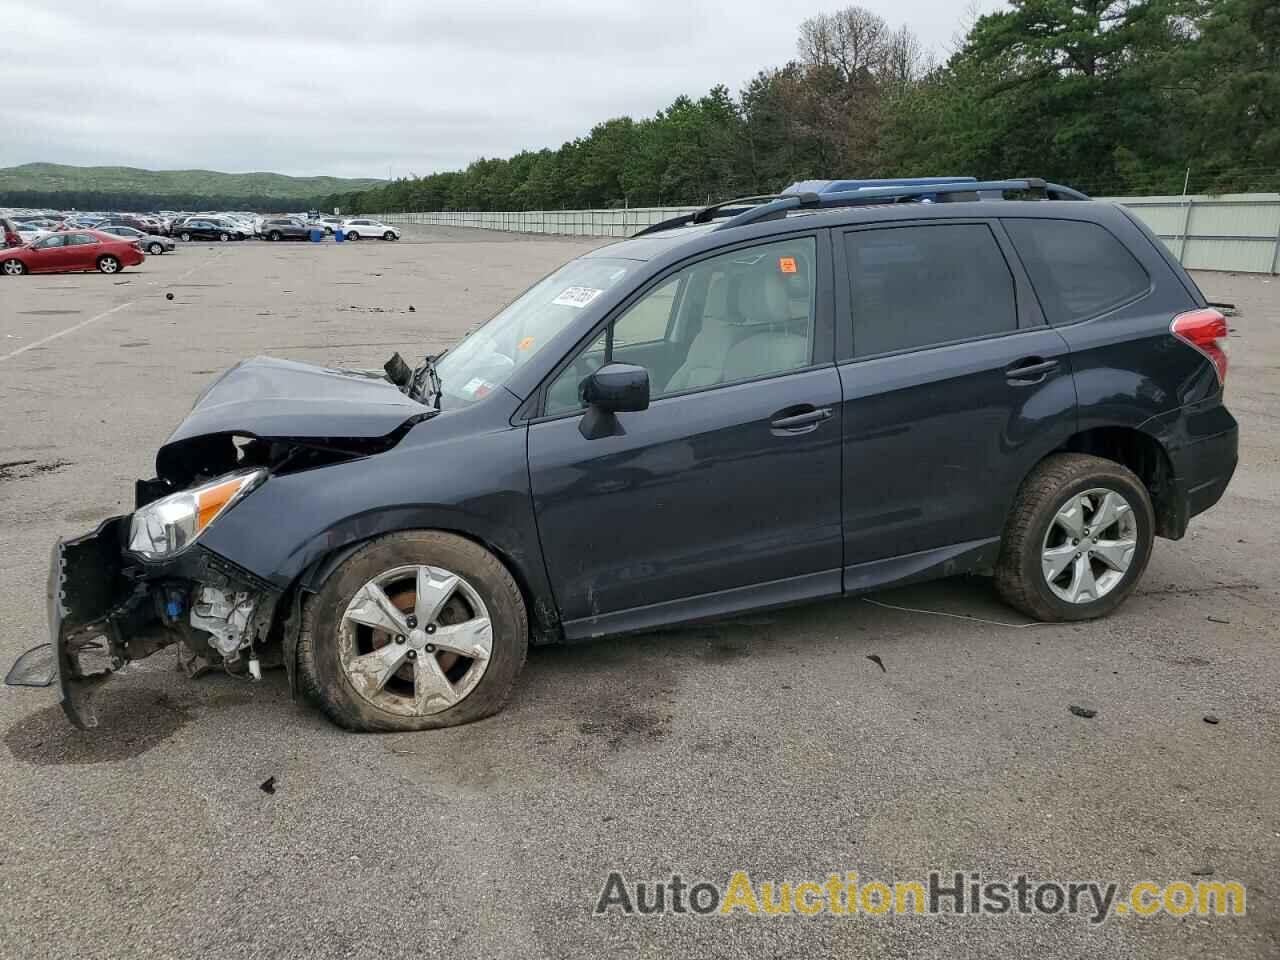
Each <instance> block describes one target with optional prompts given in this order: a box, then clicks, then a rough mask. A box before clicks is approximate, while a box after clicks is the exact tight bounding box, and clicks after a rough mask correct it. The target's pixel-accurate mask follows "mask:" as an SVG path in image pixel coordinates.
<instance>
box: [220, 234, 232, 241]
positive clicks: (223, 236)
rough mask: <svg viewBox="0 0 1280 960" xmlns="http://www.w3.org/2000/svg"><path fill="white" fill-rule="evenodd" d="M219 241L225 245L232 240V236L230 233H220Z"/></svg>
mask: <svg viewBox="0 0 1280 960" xmlns="http://www.w3.org/2000/svg"><path fill="white" fill-rule="evenodd" d="M218 239H219V240H221V241H222V242H223V243H226V242H227V241H228V240H230V239H231V234H229V233H220V234H218Z"/></svg>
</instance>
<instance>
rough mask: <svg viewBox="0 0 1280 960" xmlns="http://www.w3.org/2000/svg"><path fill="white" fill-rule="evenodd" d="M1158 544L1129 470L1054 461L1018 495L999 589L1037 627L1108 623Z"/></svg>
mask: <svg viewBox="0 0 1280 960" xmlns="http://www.w3.org/2000/svg"><path fill="white" fill-rule="evenodd" d="M1154 538H1155V514H1154V511H1153V510H1152V507H1151V495H1150V493H1148V491H1147V488H1146V487H1145V486H1144V485H1143V483H1142V481H1141V480H1139V479H1138V478H1137V477H1136V476H1135V475H1134V474H1133V472H1132V471H1131V470H1129V469H1128V468H1127V467H1124V466H1122V465H1121V464H1118V463H1115V462H1114V461H1111V460H1104V459H1102V458H1101V457H1094V456H1089V455H1087V454H1083V453H1060V454H1054V455H1053V456H1051V457H1048V458H1046V459H1045V460H1044V461H1043V462H1042V463H1041V464H1040V465H1039V466H1038V467H1036V469H1035V470H1034V471H1032V473H1031V475H1030V476H1029V477H1027V479H1026V480H1025V481H1024V482H1023V484H1022V489H1021V490H1019V491H1018V497H1017V500H1016V501H1015V502H1014V505H1013V509H1012V510H1011V511H1010V513H1009V519H1008V521H1007V523H1006V525H1005V531H1004V539H1003V542H1002V543H1001V548H1000V559H999V560H998V561H997V563H996V588H997V589H998V590H999V591H1000V594H1001V596H1003V597H1004V599H1005V601H1006V602H1008V603H1009V604H1010V605H1011V606H1014V607H1016V608H1018V609H1019V610H1021V611H1022V612H1023V613H1026V614H1028V615H1030V616H1032V617H1035V618H1036V619H1037V620H1048V621H1060V620H1091V619H1093V618H1095V617H1101V616H1105V615H1106V614H1108V613H1110V612H1111V611H1113V610H1114V609H1116V607H1118V606H1120V604H1121V603H1123V602H1124V600H1125V598H1126V597H1128V596H1129V594H1130V593H1132V592H1133V588H1134V587H1135V586H1137V583H1138V581H1139V580H1140V579H1141V578H1142V574H1143V571H1145V570H1146V568H1147V563H1148V562H1149V561H1150V559H1151V547H1152V543H1153V542H1154Z"/></svg>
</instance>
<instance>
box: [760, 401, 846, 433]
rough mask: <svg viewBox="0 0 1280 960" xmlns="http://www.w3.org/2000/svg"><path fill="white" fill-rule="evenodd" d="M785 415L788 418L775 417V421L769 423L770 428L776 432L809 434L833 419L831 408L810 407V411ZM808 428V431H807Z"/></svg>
mask: <svg viewBox="0 0 1280 960" xmlns="http://www.w3.org/2000/svg"><path fill="white" fill-rule="evenodd" d="M779 413H785V414H786V416H777V415H775V417H774V419H773V420H770V421H769V426H771V427H773V429H775V430H786V431H788V432H794V433H808V432H809V430H812V429H813V428H814V427H816V426H817V425H818V424H820V423H822V421H824V420H830V419H831V408H830V407H818V408H813V407H810V408H809V409H808V410H801V411H800V412H799V413H787V412H786V411H779ZM806 428H807V429H806Z"/></svg>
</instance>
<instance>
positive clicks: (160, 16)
mask: <svg viewBox="0 0 1280 960" xmlns="http://www.w3.org/2000/svg"><path fill="white" fill-rule="evenodd" d="M844 5H845V4H841V3H823V2H820V0H813V2H809V3H806V2H805V0H801V2H800V3H786V2H779V0H616V2H615V0H557V2H554V3H536V2H527V0H526V2H513V0H428V2H414V0H368V2H364V3H355V2H341V3H338V2H331V3H320V2H316V0H310V2H307V0H301V2H299V0H205V2H202V3H191V2H187V0H159V2H157V0H110V2H109V3H105V4H104V3H97V2H92V3H91V2H87V0H52V2H46V0H0V23H2V24H3V25H4V26H3V27H2V28H0V34H2V35H3V42H2V43H0V63H2V64H3V67H2V69H3V78H4V94H3V96H0V166H11V165H14V164H18V163H27V162H31V161H37V160H39V161H51V162H56V163H72V164H84V165H98V164H109V165H116V164H123V165H128V166H140V167H149V168H153V169H171V168H189V167H201V168H207V169H214V170H225V171H230V172H245V171H253V170H271V171H275V172H278V173H288V174H295V175H314V174H332V175H335V176H365V177H385V176H387V173H388V170H390V171H391V173H393V174H394V175H395V176H405V175H407V174H410V173H416V174H419V175H421V174H426V173H432V172H436V171H439V170H451V169H458V168H460V167H463V166H465V165H466V164H467V163H469V162H470V161H472V160H474V159H476V158H477V157H480V156H508V155H510V154H512V153H515V152H517V151H519V150H521V149H524V148H531V149H538V148H541V147H556V146H559V145H560V144H561V143H562V142H564V141H565V140H567V139H572V138H573V137H575V136H578V135H580V134H583V133H586V132H587V131H588V130H589V129H590V127H591V126H592V125H593V124H594V123H597V122H599V121H601V120H606V119H608V118H609V117H614V116H619V115H622V114H629V115H631V116H633V117H643V116H650V115H652V114H653V113H654V112H656V111H657V110H659V109H661V108H663V107H665V106H666V105H667V104H669V103H670V102H671V101H672V100H673V99H674V98H675V97H676V96H677V95H679V94H681V93H688V94H690V95H693V96H698V95H701V94H703V93H705V92H706V91H707V90H708V89H710V88H711V87H712V86H713V85H715V84H716V83H724V84H726V85H728V87H729V88H730V89H731V90H733V91H734V92H735V93H736V92H737V91H738V89H739V88H740V87H741V86H742V85H743V83H744V82H745V81H747V80H748V79H750V77H751V76H753V75H754V74H755V73H756V72H757V71H758V70H759V69H761V68H764V67H769V66H776V65H779V64H782V63H784V62H786V61H787V60H788V59H790V58H791V57H792V56H793V55H794V50H795V36H796V27H797V25H798V23H799V22H800V21H801V20H803V19H804V18H805V17H808V16H810V15H812V14H813V13H816V12H818V11H820V10H833V9H838V8H839V7H841V6H844ZM862 5H863V6H866V7H868V8H870V9H872V10H874V11H875V12H877V13H879V14H880V15H881V16H883V17H884V18H885V19H886V20H887V21H888V22H889V23H890V25H891V26H895V27H896V26H899V25H902V24H905V25H907V26H909V27H911V29H912V30H914V31H915V32H916V34H917V35H918V36H919V37H920V38H921V39H922V40H923V41H924V42H925V44H926V45H927V46H929V47H930V48H932V50H933V51H934V52H935V54H936V55H937V56H938V57H939V58H940V59H941V58H944V57H945V56H946V54H947V52H948V50H949V49H950V44H951V42H952V40H953V38H954V37H955V35H956V32H957V28H958V27H959V25H960V22H961V20H962V19H963V18H964V16H965V10H966V8H967V6H968V5H967V3H962V2H954V0H865V2H864V3H863V4H862ZM978 6H979V8H980V9H983V10H990V9H995V8H997V7H998V6H1000V3H999V0H979V3H978Z"/></svg>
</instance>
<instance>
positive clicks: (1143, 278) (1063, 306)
mask: <svg viewBox="0 0 1280 960" xmlns="http://www.w3.org/2000/svg"><path fill="white" fill-rule="evenodd" d="M1004 226H1005V229H1006V230H1008V231H1009V236H1010V237H1012V238H1013V243H1014V246H1015V247H1017V250H1018V256H1019V257H1021V258H1022V263H1023V265H1024V266H1025V267H1026V269H1027V274H1028V276H1030V277H1031V283H1032V284H1033V285H1034V286H1035V289H1036V295H1037V296H1038V297H1039V298H1040V306H1041V307H1042V308H1043V309H1044V314H1045V319H1046V320H1048V321H1049V322H1050V323H1053V324H1062V323H1072V322H1073V321H1076V320H1087V319H1088V318H1089V317H1096V316H1098V315H1099V314H1102V313H1106V312H1107V311H1108V310H1113V309H1115V308H1116V307H1119V306H1121V305H1123V304H1125V303H1128V302H1130V301H1132V300H1136V299H1137V298H1138V297H1141V296H1142V295H1143V294H1144V293H1146V292H1147V291H1148V290H1150V289H1151V278H1150V277H1149V276H1147V272H1146V270H1144V269H1143V267H1142V264H1140V263H1139V262H1138V261H1137V259H1136V258H1135V257H1134V256H1133V254H1132V253H1130V252H1129V250H1128V248H1126V247H1125V245H1124V244H1123V243H1121V242H1120V241H1119V240H1117V239H1116V238H1115V237H1114V236H1113V235H1112V234H1111V232H1110V231H1108V230H1107V229H1105V228H1104V227H1101V226H1099V225H1098V224H1096V223H1088V222H1085V221H1081V220H1005V221H1004Z"/></svg>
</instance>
